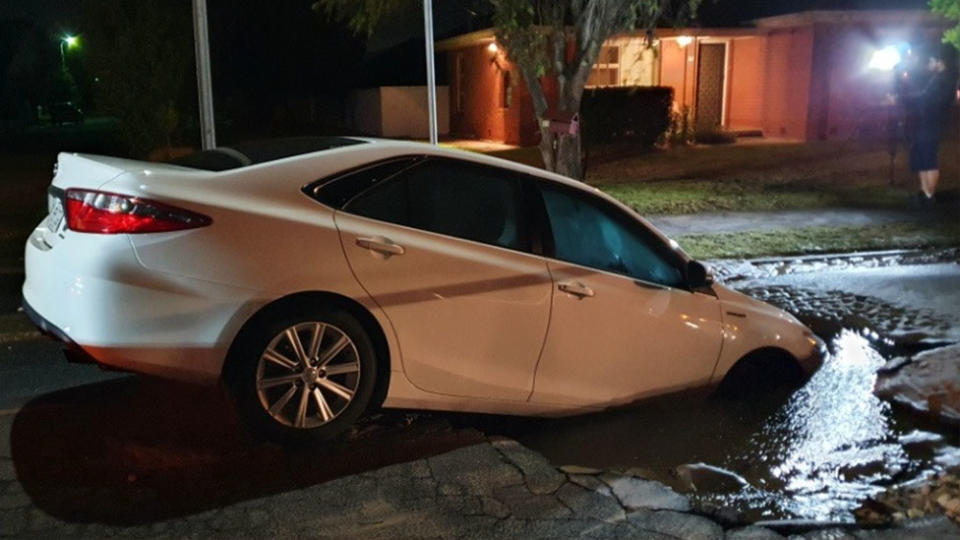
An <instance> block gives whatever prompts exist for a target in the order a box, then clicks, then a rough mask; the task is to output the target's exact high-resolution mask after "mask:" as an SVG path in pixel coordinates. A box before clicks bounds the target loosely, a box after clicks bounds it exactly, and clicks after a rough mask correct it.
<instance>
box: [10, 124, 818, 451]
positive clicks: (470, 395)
mask: <svg viewBox="0 0 960 540" xmlns="http://www.w3.org/2000/svg"><path fill="white" fill-rule="evenodd" d="M48 202H49V212H50V213H49V216H48V217H47V218H46V220H45V221H44V222H43V223H41V224H40V225H39V226H38V227H37V228H36V230H35V231H34V232H33V234H32V235H31V237H30V239H29V241H28V242H27V246H26V282H25V283H24V285H23V298H24V308H25V310H26V312H27V313H28V314H29V316H30V317H31V318H32V319H33V321H34V322H35V323H36V324H37V325H38V326H39V327H40V328H41V329H43V330H44V331H46V332H47V333H48V334H51V335H53V336H55V337H57V338H58V339H60V340H62V341H64V342H65V343H66V344H67V351H68V356H69V357H72V358H74V359H77V358H81V359H86V360H92V361H95V362H97V363H99V364H101V365H103V366H107V367H111V368H117V369H122V370H129V371H134V372H139V373H145V374H151V375H158V376H164V377H172V378H176V379H181V380H192V381H198V382H207V383H211V382H216V381H219V380H224V381H225V382H226V383H227V385H228V386H229V388H230V389H231V390H232V391H233V392H234V394H235V396H236V400H237V404H238V407H239V410H240V412H241V415H242V417H243V418H244V420H245V421H246V422H247V423H248V424H249V426H250V427H251V428H252V429H253V430H254V431H255V432H256V433H260V434H262V435H265V436H269V437H275V438H286V439H290V438H327V437H331V436H333V435H335V434H337V433H339V432H341V431H342V430H344V429H345V428H346V427H347V426H349V425H350V424H351V423H353V422H355V421H356V420H357V419H358V418H359V417H360V415H361V414H363V413H364V411H367V410H370V409H371V408H372V407H377V406H380V405H382V406H384V407H395V408H413V409H438V410H456V411H473V412H486V413H502V414H520V415H564V414H576V413H583V412H590V411H596V410H600V409H603V408H607V407H611V406H616V405H621V404H626V403H629V402H632V401H635V400H637V399H640V398H643V397H647V396H652V395H656V394H662V393H667V392H672V391H676V390H680V389H685V388H690V387H696V386H707V385H716V384H720V383H723V382H724V380H725V377H726V378H727V379H728V380H727V382H728V383H729V382H730V380H732V379H731V377H728V374H731V373H736V374H738V375H742V376H743V377H738V381H739V380H740V379H743V380H747V381H752V382H751V384H754V385H766V384H769V383H772V382H777V381H779V380H780V379H785V378H802V377H803V376H804V375H809V374H810V373H812V372H813V371H814V370H816V369H817V368H818V366H819V365H820V343H819V340H818V339H817V338H816V337H815V336H813V334H811V332H810V331H809V330H808V329H807V328H806V327H804V326H803V325H802V324H801V323H799V322H798V321H797V320H796V319H795V318H793V317H792V316H790V315H789V314H787V313H785V312H783V311H781V310H779V309H776V308H774V307H771V306H769V305H767V304H764V303H762V302H759V301H757V300H754V299H751V298H749V297H746V296H743V295H741V294H738V293H736V292H733V291H731V290H729V289H727V288H724V287H722V286H720V285H718V284H714V283H713V282H712V279H711V277H710V275H709V273H708V271H707V270H706V268H705V267H704V266H703V265H702V264H700V263H698V262H696V261H693V260H691V259H690V258H689V257H688V256H687V255H686V254H685V253H683V252H682V251H681V250H680V249H679V248H677V246H676V244H675V243H673V242H672V241H670V240H669V239H667V238H665V237H664V236H663V235H661V234H660V233H659V232H658V231H657V230H656V229H654V228H653V227H652V226H650V224H649V223H647V222H646V221H644V220H643V219H642V218H640V217H639V216H638V215H636V213H635V212H633V211H632V210H631V209H630V208H628V207H626V206H624V205H623V204H621V203H619V202H617V201H616V200H614V199H612V198H611V197H608V196H606V195H604V194H603V193H601V192H599V191H597V190H595V189H592V188H590V187H588V186H586V185H584V184H582V183H579V182H575V181H573V180H570V179H568V178H565V177H562V176H558V175H556V174H551V173H548V172H544V171H542V170H540V169H536V168H532V167H526V166H523V165H518V164H516V163H512V162H508V161H503V160H499V159H495V158H491V157H486V156H482V155H478V154H472V153H464V152H459V151H454V150H447V149H443V148H438V147H435V146H427V145H422V144H417V143H406V142H394V141H383V140H372V139H359V138H304V139H288V140H278V141H269V142H263V143H251V144H247V145H237V146H234V147H230V148H219V149H216V150H211V151H205V152H201V153H198V154H194V155H193V156H190V157H188V158H185V159H183V160H182V161H181V162H180V163H178V164H159V163H146V162H140V161H131V160H124V159H117V158H110V157H102V156H92V155H81V154H70V153H61V154H60V156H59V159H58V163H57V169H56V171H55V176H54V178H53V183H52V185H51V187H50V190H49V201H48ZM745 375H751V377H746V376H745Z"/></svg>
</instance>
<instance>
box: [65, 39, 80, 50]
mask: <svg viewBox="0 0 960 540" xmlns="http://www.w3.org/2000/svg"><path fill="white" fill-rule="evenodd" d="M63 42H64V43H65V44H66V45H67V48H68V49H69V48H73V47H76V46H77V36H64V37H63Z"/></svg>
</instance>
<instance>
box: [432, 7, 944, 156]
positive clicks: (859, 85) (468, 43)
mask: <svg viewBox="0 0 960 540" xmlns="http://www.w3.org/2000/svg"><path fill="white" fill-rule="evenodd" d="M946 26H947V25H946V23H945V21H944V20H943V19H942V18H940V17H939V16H936V15H933V14H931V13H930V12H928V11H925V10H872V11H867V10H863V11H806V12H801V13H794V14H789V15H782V16H777V17H768V18H764V19H759V20H756V21H754V23H753V25H752V26H750V27H744V28H686V29H658V30H657V31H656V32H655V35H654V39H653V40H652V42H649V43H648V40H647V38H646V36H645V34H642V33H627V34H621V35H617V36H614V37H612V38H611V39H609V40H607V41H606V42H605V43H604V45H603V48H602V50H601V52H600V56H599V59H598V61H597V63H596V64H595V65H594V68H593V72H592V73H591V75H590V79H589V81H588V83H587V86H588V87H591V86H633V85H640V86H656V85H661V86H669V87H672V88H673V89H674V96H675V103H674V109H675V111H677V112H680V111H685V110H686V111H689V114H690V117H691V118H692V119H693V124H694V126H695V129H698V130H715V129H718V128H719V129H724V130H728V131H733V132H740V133H754V134H762V135H763V136H767V137H776V138H786V139H794V140H802V141H807V140H828V139H846V138H849V137H853V136H856V135H857V134H859V133H861V132H863V131H864V130H869V129H876V127H877V126H878V125H879V124H881V123H883V122H884V120H883V118H885V117H886V114H887V113H886V112H885V111H886V109H885V108H884V106H883V105H882V104H883V102H884V98H885V96H886V94H887V93H889V92H890V90H891V89H892V84H893V74H892V71H891V70H890V69H889V67H888V69H887V70H882V69H870V68H868V65H869V64H870V60H871V57H872V56H873V55H874V54H875V53H876V52H877V51H880V50H884V48H886V47H889V46H897V47H903V46H905V45H904V44H909V43H911V42H913V43H918V42H921V41H922V42H928V43H932V42H936V41H938V40H939V37H940V36H941V35H942V32H943V30H944V28H945V27H946ZM437 50H438V51H442V52H445V53H446V62H447V76H448V77H447V78H448V82H449V114H450V132H451V135H453V136H456V137H466V138H478V139H488V140H494V141H501V142H506V143H510V144H521V145H528V144H534V143H536V141H537V140H539V130H538V127H537V124H536V120H535V117H534V113H533V105H532V102H531V99H530V95H529V94H528V93H527V91H526V86H525V84H524V81H523V80H522V75H521V74H520V71H519V70H518V69H517V68H516V66H514V65H513V64H511V62H510V61H509V60H508V59H507V55H506V54H505V51H503V50H502V48H501V47H500V46H499V44H498V43H497V42H496V38H495V36H494V32H493V30H481V31H478V32H472V33H469V34H464V35H461V36H457V37H454V38H451V39H447V40H444V41H441V42H439V43H438V44H437ZM890 67H892V66H890Z"/></svg>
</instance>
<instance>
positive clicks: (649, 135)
mask: <svg viewBox="0 0 960 540" xmlns="http://www.w3.org/2000/svg"><path fill="white" fill-rule="evenodd" d="M672 105H673V89H672V88H669V87H661V86H627V87H622V86H619V87H608V88H589V89H587V90H585V91H584V93H583V100H582V101H581V103H580V119H581V122H582V126H583V141H584V142H585V143H586V144H587V145H592V144H597V143H608V142H631V143H636V144H637V145H638V146H643V147H648V146H653V145H654V144H656V142H657V141H658V140H660V139H661V137H663V135H664V134H665V133H666V132H667V130H668V129H669V128H670V122H671V107H672Z"/></svg>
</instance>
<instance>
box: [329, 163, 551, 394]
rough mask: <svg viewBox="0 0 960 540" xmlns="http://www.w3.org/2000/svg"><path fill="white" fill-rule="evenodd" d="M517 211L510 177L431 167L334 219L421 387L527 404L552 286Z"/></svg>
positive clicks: (389, 184)
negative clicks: (530, 248) (531, 250)
mask: <svg viewBox="0 0 960 540" xmlns="http://www.w3.org/2000/svg"><path fill="white" fill-rule="evenodd" d="M522 204H523V203H522V190H521V186H520V182H519V179H517V178H514V177H511V176H510V175H509V173H502V172H501V171H500V170H499V169H494V168H488V167H481V166H473V165H469V164H463V163H458V162H453V161H446V160H428V161H427V162H426V163H422V164H420V165H417V166H415V167H413V168H412V169H409V170H407V171H404V172H403V173H400V175H399V177H394V178H391V179H390V180H387V181H385V183H384V184H383V185H377V186H375V187H374V188H372V189H371V190H370V191H368V192H367V193H365V194H362V195H360V196H359V197H358V198H357V199H356V200H354V201H351V202H349V203H347V204H346V206H344V208H343V210H341V211H339V212H337V215H336V222H337V227H338V228H339V230H340V234H341V240H342V243H343V249H344V252H345V253H346V256H347V259H348V261H349V263H350V267H351V268H352V270H353V272H354V274H355V275H356V277H357V279H358V281H359V282H360V284H361V285H362V286H363V287H364V289H366V291H367V292H368V293H369V294H370V296H371V297H372V298H373V299H374V300H375V301H376V302H377V304H379V305H380V307H381V308H382V309H383V311H384V313H386V315H387V317H388V318H389V320H390V322H391V324H392V326H393V329H394V331H395V333H396V336H397V340H398V342H399V348H400V351H401V355H402V365H403V370H404V373H405V374H406V376H407V377H408V378H409V379H410V382H411V383H413V384H414V385H416V386H417V387H419V388H420V389H422V390H426V391H429V392H435V393H441V394H448V395H457V396H465V397H471V398H488V399H499V400H516V401H524V400H526V399H527V398H528V397H529V395H530V392H531V389H532V387H533V374H534V369H535V367H536V362H537V358H538V356H539V354H540V349H541V347H542V346H543V340H544V338H545V335H546V331H547V323H548V319H549V315H550V300H551V288H552V285H551V281H550V275H549V273H548V271H547V265H546V262H545V261H544V260H543V259H542V258H540V257H536V256H533V255H531V254H530V253H529V252H528V250H529V245H530V244H529V235H528V234H527V230H526V226H525V223H524V212H522V211H521V208H522Z"/></svg>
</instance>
